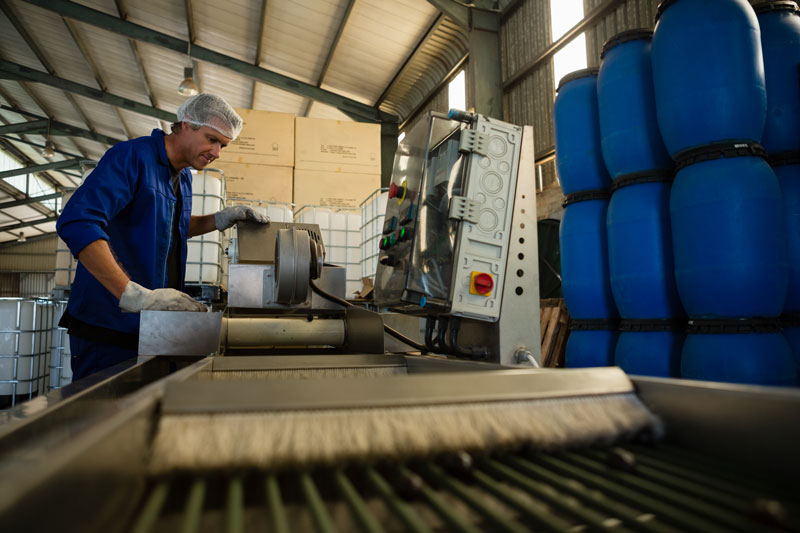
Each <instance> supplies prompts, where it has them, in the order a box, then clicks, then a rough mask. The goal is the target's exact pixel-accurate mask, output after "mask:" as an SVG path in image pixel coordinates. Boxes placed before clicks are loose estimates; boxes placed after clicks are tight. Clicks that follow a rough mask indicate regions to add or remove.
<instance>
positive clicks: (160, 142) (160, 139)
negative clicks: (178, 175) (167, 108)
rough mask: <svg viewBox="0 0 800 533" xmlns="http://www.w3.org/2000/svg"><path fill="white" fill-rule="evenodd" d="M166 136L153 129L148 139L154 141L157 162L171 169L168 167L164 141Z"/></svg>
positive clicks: (159, 130) (162, 132) (160, 131)
mask: <svg viewBox="0 0 800 533" xmlns="http://www.w3.org/2000/svg"><path fill="white" fill-rule="evenodd" d="M166 136H167V134H166V133H164V131H163V130H161V129H159V128H156V129H154V130H153V131H152V132H151V133H150V137H153V138H154V139H155V141H156V146H157V147H158V162H159V163H161V164H162V165H164V166H166V167H168V168H170V169H171V168H172V166H171V165H170V163H169V158H168V157H167V145H166V142H165V141H164V139H165V138H166Z"/></svg>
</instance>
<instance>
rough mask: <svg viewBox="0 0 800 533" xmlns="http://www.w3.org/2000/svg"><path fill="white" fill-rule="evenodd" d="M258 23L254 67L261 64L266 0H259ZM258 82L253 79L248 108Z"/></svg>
mask: <svg viewBox="0 0 800 533" xmlns="http://www.w3.org/2000/svg"><path fill="white" fill-rule="evenodd" d="M259 20H260V23H259V25H258V44H257V45H256V56H255V59H254V60H253V65H255V66H256V67H260V66H261V52H262V48H261V46H262V43H263V42H264V28H266V27H267V0H261V18H260V19H259ZM257 83H258V82H257V81H256V80H253V88H252V91H251V94H250V109H253V106H255V103H256V84H257Z"/></svg>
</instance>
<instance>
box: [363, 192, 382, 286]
mask: <svg viewBox="0 0 800 533" xmlns="http://www.w3.org/2000/svg"><path fill="white" fill-rule="evenodd" d="M388 199H389V193H388V189H386V188H384V189H378V190H376V191H375V192H373V193H372V194H370V195H369V196H368V197H367V199H366V200H364V201H363V202H361V277H362V278H373V279H374V278H375V272H376V271H377V270H378V256H379V255H380V252H381V250H380V248H379V245H380V242H381V237H382V235H383V219H384V217H385V216H386V202H387V200H388Z"/></svg>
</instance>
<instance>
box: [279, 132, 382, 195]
mask: <svg viewBox="0 0 800 533" xmlns="http://www.w3.org/2000/svg"><path fill="white" fill-rule="evenodd" d="M380 183H381V132H380V125H378V124H364V123H360V122H342V121H338V120H324V119H316V118H301V117H298V118H297V119H296V120H295V150H294V194H293V201H294V203H295V205H296V206H298V207H302V206H304V205H320V206H326V207H338V208H344V209H358V206H359V205H360V204H361V202H363V201H364V199H365V198H366V197H367V196H369V195H370V194H371V193H372V192H373V191H374V190H375V189H377V188H379V187H380Z"/></svg>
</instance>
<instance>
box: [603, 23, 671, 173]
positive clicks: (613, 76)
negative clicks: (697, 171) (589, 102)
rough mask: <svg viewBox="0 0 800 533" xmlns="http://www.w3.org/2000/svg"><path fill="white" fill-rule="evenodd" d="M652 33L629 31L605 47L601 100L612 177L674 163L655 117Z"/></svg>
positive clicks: (607, 160)
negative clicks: (651, 49) (651, 58)
mask: <svg viewBox="0 0 800 533" xmlns="http://www.w3.org/2000/svg"><path fill="white" fill-rule="evenodd" d="M652 37H653V31H652V30H630V31H626V32H622V33H620V34H618V35H615V36H614V37H612V38H611V39H610V40H609V41H608V42H606V44H605V46H603V52H602V54H601V57H602V59H603V63H602V64H601V65H600V73H599V74H598V76H597V100H598V106H599V107H598V111H599V116H600V140H601V144H602V148H603V159H604V160H605V162H606V168H607V169H608V173H609V174H611V178H612V179H613V178H616V177H618V176H622V175H624V174H631V173H633V172H641V171H643V170H653V169H657V168H671V167H672V159H671V158H670V156H669V154H668V153H667V149H666V148H665V147H664V142H663V141H662V140H661V134H660V133H659V131H658V121H657V119H656V104H655V94H654V93H653V70H652V67H651V63H650V40H651V39H652Z"/></svg>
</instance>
